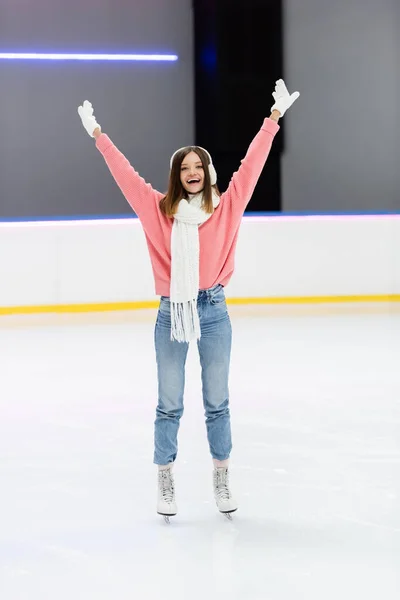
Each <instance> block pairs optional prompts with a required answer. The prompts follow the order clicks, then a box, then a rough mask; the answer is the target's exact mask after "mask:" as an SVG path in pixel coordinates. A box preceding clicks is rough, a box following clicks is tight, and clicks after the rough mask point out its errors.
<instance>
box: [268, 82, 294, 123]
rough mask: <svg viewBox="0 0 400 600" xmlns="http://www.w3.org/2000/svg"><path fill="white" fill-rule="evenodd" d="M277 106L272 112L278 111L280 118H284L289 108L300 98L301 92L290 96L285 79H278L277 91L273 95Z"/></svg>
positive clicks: (274, 106)
mask: <svg viewBox="0 0 400 600" xmlns="http://www.w3.org/2000/svg"><path fill="white" fill-rule="evenodd" d="M272 96H273V98H274V100H275V104H274V105H273V107H272V108H271V112H272V113H273V112H274V111H278V112H279V113H280V116H281V117H283V115H284V114H285V112H286V111H287V109H288V108H290V107H291V106H292V104H293V102H295V101H296V100H297V98H298V97H299V96H300V92H293V94H289V92H288V90H287V87H286V85H285V82H284V81H283V79H278V81H277V82H276V85H275V91H274V92H273V94H272Z"/></svg>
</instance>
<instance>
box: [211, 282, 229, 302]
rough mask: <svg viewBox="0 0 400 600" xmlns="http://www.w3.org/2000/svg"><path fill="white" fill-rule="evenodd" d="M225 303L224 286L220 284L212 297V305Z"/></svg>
mask: <svg viewBox="0 0 400 600" xmlns="http://www.w3.org/2000/svg"><path fill="white" fill-rule="evenodd" d="M223 302H225V290H224V286H223V285H221V284H219V285H218V287H217V288H216V289H215V291H214V292H213V293H212V295H211V297H210V304H214V305H215V304H222V303H223Z"/></svg>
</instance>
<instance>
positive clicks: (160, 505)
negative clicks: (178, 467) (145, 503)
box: [157, 467, 178, 523]
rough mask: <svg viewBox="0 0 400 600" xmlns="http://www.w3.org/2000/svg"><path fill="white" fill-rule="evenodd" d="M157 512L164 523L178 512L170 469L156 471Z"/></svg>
mask: <svg viewBox="0 0 400 600" xmlns="http://www.w3.org/2000/svg"><path fill="white" fill-rule="evenodd" d="M157 512H158V514H159V515H162V516H163V517H164V520H165V522H166V523H169V518H170V517H174V516H175V515H176V513H177V512H178V509H177V506H176V503H175V484H174V476H173V474H172V467H169V468H168V469H159V471H158V501H157Z"/></svg>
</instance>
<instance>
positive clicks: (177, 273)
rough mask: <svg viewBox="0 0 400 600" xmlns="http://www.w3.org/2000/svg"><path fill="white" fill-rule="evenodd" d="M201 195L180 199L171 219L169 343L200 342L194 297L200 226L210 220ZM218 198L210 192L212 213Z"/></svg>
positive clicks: (197, 277) (198, 261) (198, 262)
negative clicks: (173, 341) (172, 219)
mask: <svg viewBox="0 0 400 600" xmlns="http://www.w3.org/2000/svg"><path fill="white" fill-rule="evenodd" d="M202 198H203V193H202V192H201V193H199V194H195V195H190V198H189V200H190V201H188V200H185V199H182V200H181V201H180V203H179V206H178V210H177V212H176V213H175V215H174V223H173V226H172V236H171V263H172V264H171V288H170V304H171V340H177V341H178V342H190V341H192V340H194V339H197V340H199V339H200V321H199V315H198V312H197V296H198V293H199V281H200V273H199V268H200V244H199V225H202V224H203V223H205V222H206V221H208V219H209V218H210V217H211V216H212V213H211V214H208V213H206V212H205V211H204V210H203V209H202V207H201V204H202ZM219 201H220V199H219V196H217V194H215V192H213V206H214V209H215V208H216V207H217V206H218V205H219Z"/></svg>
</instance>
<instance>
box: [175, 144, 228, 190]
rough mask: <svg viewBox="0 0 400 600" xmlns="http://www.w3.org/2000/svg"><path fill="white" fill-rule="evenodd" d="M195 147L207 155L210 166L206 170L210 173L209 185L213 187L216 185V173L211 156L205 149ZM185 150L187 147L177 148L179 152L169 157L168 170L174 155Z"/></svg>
mask: <svg viewBox="0 0 400 600" xmlns="http://www.w3.org/2000/svg"><path fill="white" fill-rule="evenodd" d="M197 147H198V148H200V149H201V150H203V151H204V152H205V153H206V154H207V156H208V158H209V160H210V164H209V165H208V170H209V173H210V183H211V185H215V184H216V183H217V171H216V170H215V167H214V165H213V162H212V158H211V154H210V153H209V152H207V150H206V149H205V148H202V147H201V146H197ZM185 148H187V146H183V147H182V148H179V150H176V152H174V153H173V155H172V156H171V160H170V162H169V168H170V169H172V163H173V162H174V158H175V156H176V154H178V152H180V151H181V150H184V149H185Z"/></svg>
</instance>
